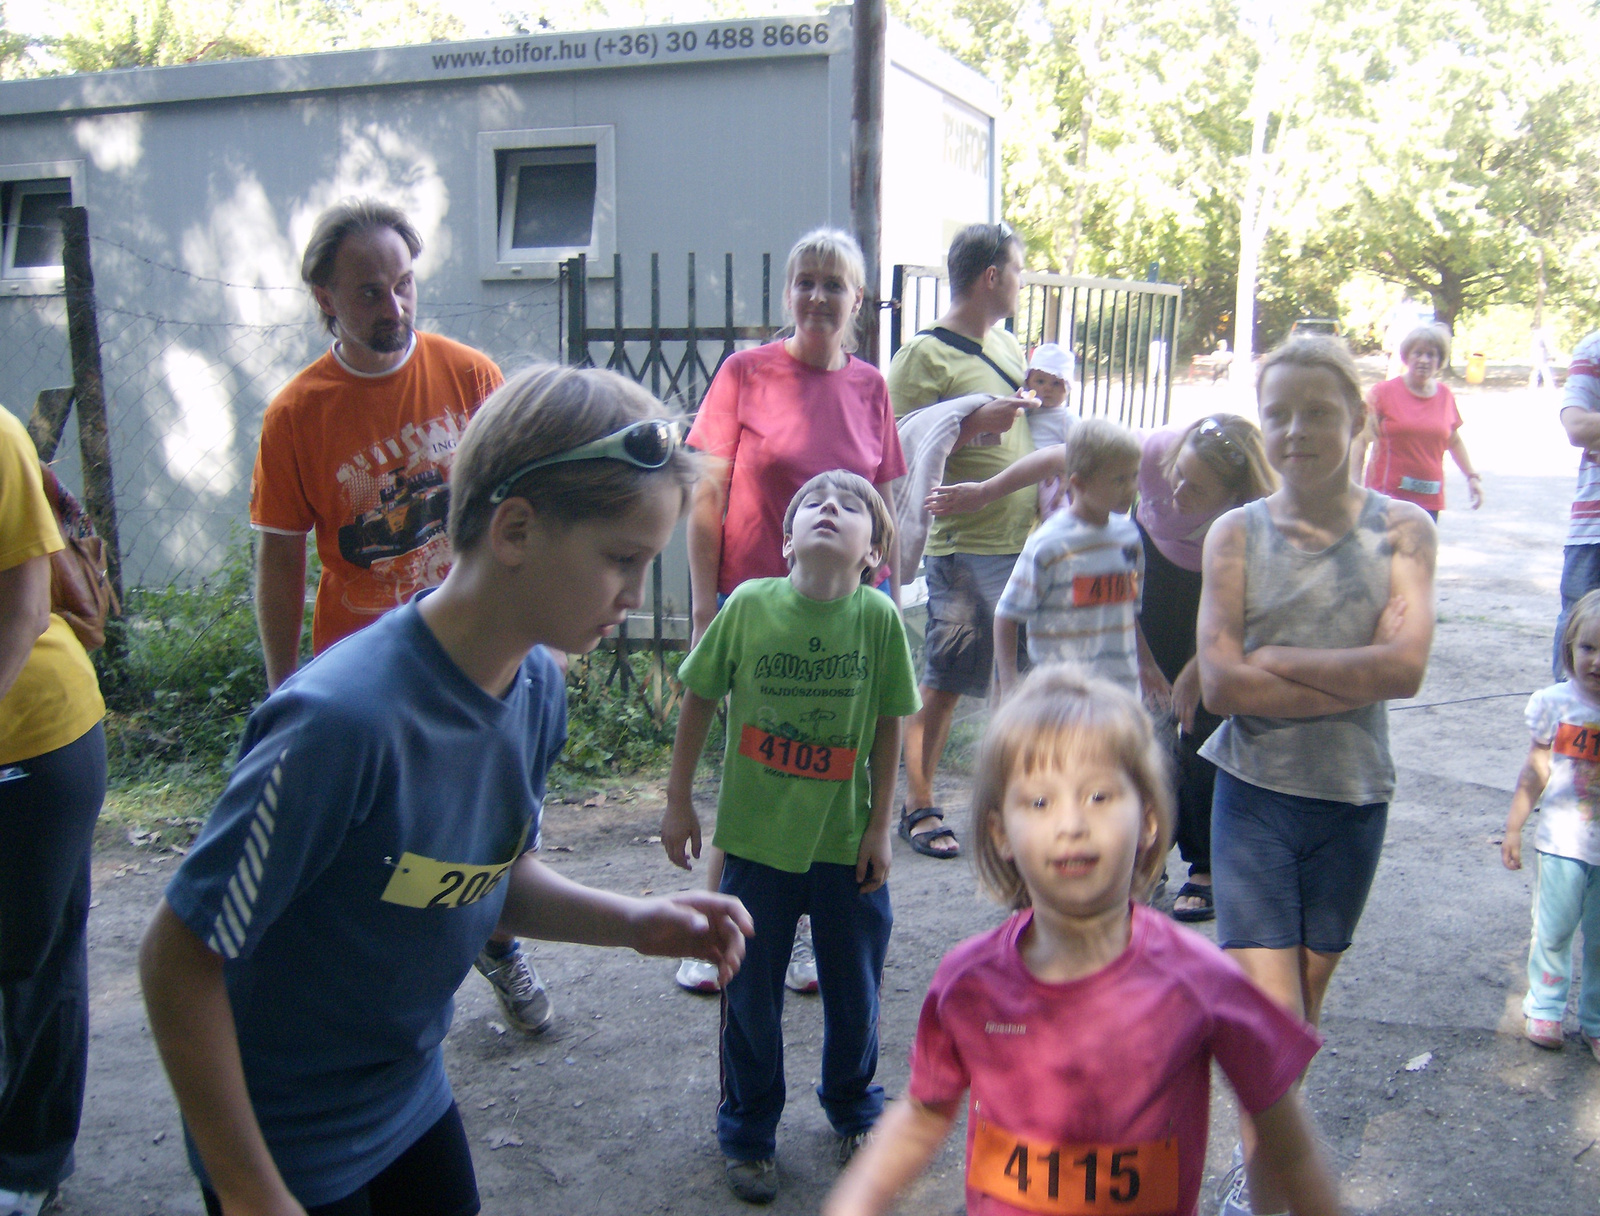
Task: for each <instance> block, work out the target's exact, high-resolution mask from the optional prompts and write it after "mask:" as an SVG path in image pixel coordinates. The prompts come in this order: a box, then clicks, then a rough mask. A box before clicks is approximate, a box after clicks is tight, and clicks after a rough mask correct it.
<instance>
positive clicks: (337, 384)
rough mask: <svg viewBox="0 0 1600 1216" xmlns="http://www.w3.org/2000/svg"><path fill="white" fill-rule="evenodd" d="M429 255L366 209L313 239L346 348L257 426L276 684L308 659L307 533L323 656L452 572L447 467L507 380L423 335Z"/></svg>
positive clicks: (336, 348)
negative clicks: (423, 270) (420, 272)
mask: <svg viewBox="0 0 1600 1216" xmlns="http://www.w3.org/2000/svg"><path fill="white" fill-rule="evenodd" d="M421 249H422V239H421V238H420V237H419V236H418V235H417V231H416V229H415V228H414V227H413V226H412V225H411V222H410V221H409V220H408V219H406V217H405V215H404V214H403V213H402V212H400V211H399V210H397V209H396V208H393V207H389V206H387V205H385V204H383V203H378V202H373V201H369V200H358V201H355V202H351V203H342V204H340V205H338V206H336V207H333V208H330V209H329V210H328V211H326V212H324V213H323V214H322V216H321V217H320V218H319V219H318V220H317V225H316V228H315V230H314V231H313V233H312V236H311V240H310V242H309V243H308V244H307V246H306V252H305V257H304V259H303V261H302V263H301V269H300V274H301V277H302V278H303V279H304V280H305V282H306V284H307V286H309V287H310V288H311V293H312V295H314V296H315V297H316V301H317V305H318V307H319V308H321V310H322V314H323V319H324V320H325V322H326V323H327V326H328V330H329V332H330V333H332V334H333V339H334V340H333V345H332V347H331V348H330V349H329V351H328V352H327V353H326V354H325V355H323V356H322V357H321V358H320V359H318V360H317V361H316V362H315V363H313V364H312V365H311V366H310V367H308V368H306V369H305V370H304V371H302V372H301V373H300V374H299V375H297V376H296V377H295V378H294V379H293V380H291V381H290V382H289V383H288V384H287V385H286V386H285V387H284V389H283V391H282V392H281V393H279V394H278V396H277V397H276V398H275V399H274V400H273V402H272V404H271V405H269V406H268V407H267V413H266V417H265V418H264V419H263V420H262V424H261V447H260V449H259V451H258V452H257V454H256V468H255V477H254V480H253V482H252V484H251V488H250V523H251V526H252V527H254V528H255V529H256V530H257V531H258V532H260V533H261V537H260V544H259V546H258V550H259V551H258V557H257V563H256V619H257V622H258V623H259V625H260V629H261V648H262V650H263V652H264V653H265V656H266V666H267V687H268V689H275V688H277V686H278V685H279V684H281V683H282V682H283V681H284V679H286V678H287V677H288V676H289V675H290V674H291V673H292V672H293V671H294V669H295V667H296V666H297V665H298V660H299V651H300V630H301V620H302V618H303V616H304V612H305V557H306V533H307V532H309V531H312V530H313V529H314V530H315V531H316V535H317V555H318V556H319V557H320V558H321V559H322V579H321V582H320V583H319V584H318V586H317V601H316V609H315V612H314V614H313V616H312V625H311V649H312V653H313V654H320V653H321V652H322V651H324V650H326V649H327V648H328V647H329V646H331V645H332V644H333V643H334V642H337V641H338V640H339V639H340V638H342V637H345V636H347V635H348V634H352V633H354V632H355V631H356V630H358V629H360V628H361V627H362V626H364V625H370V624H371V623H372V622H373V621H375V620H377V619H378V617H380V616H382V615H383V614H384V613H385V612H387V611H389V610H390V609H391V608H398V607H399V606H400V605H401V604H403V603H405V602H406V601H407V600H408V599H410V598H411V596H412V595H414V594H415V593H416V592H417V591H418V590H420V589H421V588H423V587H432V586H436V585H438V584H439V583H440V582H441V581H443V579H444V575H445V571H446V570H448V569H449V561H450V549H449V542H448V541H447V540H446V538H445V521H446V518H447V516H448V514H449V503H450V491H449V478H450V460H451V457H452V456H453V454H454V452H455V448H456V442H457V441H458V440H459V439H460V437H461V431H462V429H463V428H464V427H465V426H466V425H467V420H468V419H469V418H471V417H472V415H473V413H474V412H475V411H476V410H477V408H478V406H479V405H480V404H481V403H482V401H483V399H484V398H485V397H487V396H488V395H489V394H490V393H491V392H493V391H494V390H495V389H496V388H498V387H499V385H500V383H501V382H502V380H503V377H502V376H501V374H500V369H499V368H498V367H496V366H495V365H494V363H493V361H491V360H490V359H489V358H488V357H487V356H485V355H483V354H480V353H479V352H478V351H475V350H473V349H472V348H471V347H467V346H462V345H461V344H460V343H458V342H452V341H450V340H449V339H448V338H442V337H440V336H438V335H437V334H427V333H418V332H417V331H416V330H415V329H414V328H413V323H414V321H415V319H416V311H417V286H416V277H415V275H414V273H413V270H412V259H413V258H414V257H416V255H417V254H418V253H419V252H420V251H421Z"/></svg>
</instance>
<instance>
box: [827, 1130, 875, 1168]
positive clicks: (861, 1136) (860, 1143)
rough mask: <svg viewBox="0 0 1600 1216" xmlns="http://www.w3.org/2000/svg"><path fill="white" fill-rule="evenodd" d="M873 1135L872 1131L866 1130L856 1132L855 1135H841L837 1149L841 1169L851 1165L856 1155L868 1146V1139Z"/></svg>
mask: <svg viewBox="0 0 1600 1216" xmlns="http://www.w3.org/2000/svg"><path fill="white" fill-rule="evenodd" d="M871 1136H872V1132H871V1131H864V1132H856V1133H855V1134H854V1135H850V1136H840V1137H839V1146H838V1148H837V1149H836V1150H835V1151H836V1153H837V1158H836V1159H837V1160H838V1162H839V1168H840V1169H844V1167H845V1166H847V1165H849V1164H850V1162H851V1161H853V1160H854V1159H855V1155H856V1154H857V1153H859V1152H860V1151H861V1150H862V1149H864V1148H865V1147H866V1146H867V1140H868V1139H870V1138H871Z"/></svg>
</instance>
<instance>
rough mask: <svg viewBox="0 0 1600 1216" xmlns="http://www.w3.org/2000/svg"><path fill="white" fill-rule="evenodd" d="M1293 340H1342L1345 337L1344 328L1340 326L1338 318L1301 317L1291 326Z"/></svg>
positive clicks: (1290, 333) (1290, 332)
mask: <svg viewBox="0 0 1600 1216" xmlns="http://www.w3.org/2000/svg"><path fill="white" fill-rule="evenodd" d="M1289 336H1290V337H1291V338H1340V337H1343V336H1344V326H1342V325H1340V324H1339V319H1338V318H1337V317H1301V318H1300V319H1299V320H1298V321H1296V322H1295V323H1294V324H1293V325H1291V326H1289Z"/></svg>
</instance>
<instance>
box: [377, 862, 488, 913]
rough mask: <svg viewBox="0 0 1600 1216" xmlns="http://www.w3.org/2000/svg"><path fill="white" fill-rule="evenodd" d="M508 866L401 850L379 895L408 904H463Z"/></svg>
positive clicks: (477, 896) (389, 901) (477, 897)
mask: <svg viewBox="0 0 1600 1216" xmlns="http://www.w3.org/2000/svg"><path fill="white" fill-rule="evenodd" d="M510 868H511V862H509V861H502V862H500V863H499V864H497V865H490V866H474V865H466V864H464V863H462V862H459V861H435V860H434V859H433V858H431V857H423V856H421V855H420V854H418V853H402V854H400V861H399V862H398V864H396V866H395V868H394V876H393V877H392V878H390V879H389V885H388V886H386V887H385V888H384V889H383V895H382V897H381V898H382V899H383V902H384V903H386V904H402V905H404V906H405V907H407V908H464V907H466V906H467V905H468V904H475V903H477V902H478V901H479V900H480V899H482V898H483V897H484V896H485V895H487V894H489V892H490V891H493V890H494V889H495V887H496V886H498V885H499V883H500V880H501V879H502V878H504V877H505V874H506V871H507V870H509V869H510Z"/></svg>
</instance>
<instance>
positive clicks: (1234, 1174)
mask: <svg viewBox="0 0 1600 1216" xmlns="http://www.w3.org/2000/svg"><path fill="white" fill-rule="evenodd" d="M1217 1216H1255V1214H1254V1213H1253V1212H1252V1211H1251V1209H1250V1179H1249V1178H1248V1177H1247V1176H1246V1174H1245V1168H1244V1149H1243V1147H1242V1146H1240V1145H1237V1144H1236V1145H1234V1146H1233V1165H1232V1166H1231V1167H1230V1168H1229V1170H1228V1172H1227V1173H1226V1174H1224V1175H1223V1176H1222V1206H1221V1207H1219V1208H1218V1209H1217Z"/></svg>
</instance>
